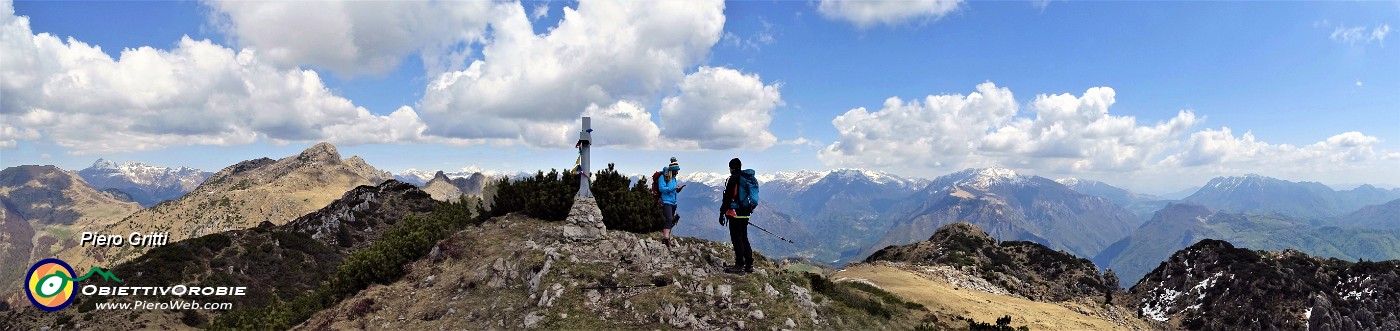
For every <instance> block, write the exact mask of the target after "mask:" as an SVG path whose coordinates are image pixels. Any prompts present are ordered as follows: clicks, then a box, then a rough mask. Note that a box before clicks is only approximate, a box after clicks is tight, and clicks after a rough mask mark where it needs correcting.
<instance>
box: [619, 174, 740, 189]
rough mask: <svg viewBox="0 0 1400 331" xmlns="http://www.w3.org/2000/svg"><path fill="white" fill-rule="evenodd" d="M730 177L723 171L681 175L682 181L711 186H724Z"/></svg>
mask: <svg viewBox="0 0 1400 331" xmlns="http://www.w3.org/2000/svg"><path fill="white" fill-rule="evenodd" d="M646 176H647V177H650V176H651V175H646ZM728 179H729V174H721V173H717V172H690V173H682V174H681V175H680V180H681V181H685V182H691V183H700V184H705V186H709V187H720V186H724V181H725V180H728ZM648 180H650V179H648ZM759 180H760V181H761V180H763V179H762V178H760V179H759Z"/></svg>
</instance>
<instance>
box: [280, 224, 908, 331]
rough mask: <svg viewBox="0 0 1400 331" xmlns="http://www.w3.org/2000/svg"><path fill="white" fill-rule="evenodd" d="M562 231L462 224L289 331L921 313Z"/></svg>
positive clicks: (840, 289)
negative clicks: (394, 272)
mask: <svg viewBox="0 0 1400 331" xmlns="http://www.w3.org/2000/svg"><path fill="white" fill-rule="evenodd" d="M585 205H586V203H585ZM568 226H578V225H577V224H561V223H559V222H543V221H539V220H534V219H528V218H523V217H519V216H514V214H512V215H508V216H504V217H498V218H495V219H493V220H491V221H487V222H486V223H484V224H482V225H481V226H473V227H469V228H467V229H465V230H463V231H461V232H459V233H457V234H455V235H453V236H452V237H451V238H449V239H446V240H443V241H441V242H439V243H438V244H437V246H435V248H434V249H433V250H432V253H430V254H429V255H428V256H427V257H425V258H423V259H421V260H419V261H417V262H415V263H412V264H411V265H408V266H406V267H405V269H406V270H411V271H410V272H409V273H408V274H407V275H406V276H404V277H403V278H402V279H400V280H399V281H397V282H394V283H391V284H387V285H384V286H372V287H370V288H369V289H366V290H364V291H361V292H360V293H359V294H358V295H355V296H354V297H351V298H347V299H345V300H343V301H341V302H340V303H339V304H338V305H336V306H334V307H331V308H329V309H327V310H323V311H321V312H319V313H316V314H315V315H314V316H312V317H311V319H309V320H307V321H306V322H304V323H302V324H301V325H299V326H297V327H296V329H300V330H327V329H366V328H370V329H405V330H433V329H440V328H447V329H532V328H538V329H568V330H601V329H695V330H724V329H729V330H750V329H753V330H771V329H832V330H851V329H909V328H912V327H913V325H915V324H916V323H918V321H919V320H920V319H921V318H922V317H924V316H925V315H926V314H928V312H925V311H923V310H921V309H919V308H911V307H914V306H907V305H904V304H903V303H902V302H901V301H899V300H898V299H892V300H893V301H884V300H885V299H879V298H878V297H875V296H872V294H870V292H864V290H859V289H852V288H850V287H847V286H846V285H844V284H840V283H838V284H836V285H833V283H831V282H830V281H826V280H825V279H824V278H821V277H820V276H808V275H807V274H806V273H801V272H792V271H784V270H780V269H779V268H778V267H777V266H776V265H774V264H773V263H772V262H770V261H768V260H767V259H765V258H761V257H760V258H759V259H758V261H756V263H755V269H756V271H755V272H754V273H752V274H746V275H735V274H727V273H723V272H722V270H723V266H724V264H725V263H726V261H729V260H730V259H731V258H732V256H731V255H730V248H729V247H726V246H724V245H720V244H717V243H714V242H710V241H705V240H698V239H693V238H677V240H676V241H675V244H676V246H674V247H668V246H666V245H664V244H662V243H661V241H659V240H658V239H659V237H658V236H657V235H656V234H651V235H639V234H633V233H630V232H622V231H608V232H607V235H606V236H602V237H599V238H596V239H593V240H591V241H588V242H587V243H579V242H577V241H576V240H575V239H573V238H569V237H568V236H567V234H566V233H564V232H563V231H562V230H561V228H562V227H568ZM811 277H817V278H816V279H818V280H812V279H813V278H811ZM831 293H843V294H845V295H846V296H843V297H842V298H837V297H835V296H832V295H831ZM881 293H883V292H881ZM885 295H888V294H887V293H886V294H885ZM852 298H855V299H852ZM851 300H861V301H860V302H865V303H866V304H869V305H870V306H868V307H855V306H852V305H850V304H849V303H848V302H853V301H851ZM881 312H883V313H881ZM886 314H887V315H886Z"/></svg>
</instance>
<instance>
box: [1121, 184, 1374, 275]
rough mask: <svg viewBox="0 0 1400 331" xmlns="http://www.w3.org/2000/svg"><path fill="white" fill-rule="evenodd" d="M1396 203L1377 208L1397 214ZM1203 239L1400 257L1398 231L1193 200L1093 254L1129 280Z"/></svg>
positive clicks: (1363, 256) (1166, 210)
mask: <svg viewBox="0 0 1400 331" xmlns="http://www.w3.org/2000/svg"><path fill="white" fill-rule="evenodd" d="M1397 207H1400V203H1392V204H1387V205H1384V206H1378V207H1377V208H1376V209H1374V210H1375V211H1376V213H1378V214H1388V215H1396V214H1398V213H1400V208H1397ZM1203 239H1216V240H1225V241H1229V242H1232V243H1235V244H1236V245H1239V246H1242V247H1249V248H1252V249H1267V250H1282V249H1296V250H1300V251H1303V252H1306V253H1309V254H1313V255H1320V256H1324V257H1335V258H1340V259H1345V260H1351V261H1355V260H1357V259H1368V260H1390V259H1400V229H1391V230H1378V229H1359V228H1338V227H1316V226H1313V225H1312V224H1311V223H1310V222H1307V221H1303V220H1300V219H1296V218H1292V217H1289V216H1284V215H1280V214H1274V213H1270V214H1240V213H1232V212H1227V211H1218V210H1214V209H1211V208H1209V207H1206V206H1203V205H1200V204H1195V203H1190V202H1187V203H1175V204H1171V205H1168V206H1167V207H1166V208H1164V209H1162V210H1161V211H1158V212H1157V214H1156V216H1154V217H1153V218H1152V220H1150V221H1148V222H1147V223H1145V224H1143V225H1142V227H1140V228H1138V229H1137V230H1135V231H1133V233H1132V234H1131V235H1129V236H1128V237H1127V238H1124V239H1123V240H1120V241H1118V242H1117V243H1114V244H1113V246H1110V247H1109V248H1108V249H1105V250H1104V251H1103V252H1102V253H1100V254H1099V255H1098V256H1096V257H1095V258H1094V260H1095V262H1096V263H1097V264H1098V265H1100V266H1103V267H1105V268H1111V269H1113V270H1114V271H1116V272H1117V273H1118V275H1120V276H1121V277H1122V280H1123V282H1124V285H1128V284H1132V283H1134V282H1136V281H1137V279H1139V278H1140V277H1142V276H1143V275H1144V274H1147V272H1148V271H1150V270H1151V269H1152V268H1153V267H1154V266H1156V265H1157V264H1158V263H1160V262H1161V261H1163V260H1164V259H1166V258H1167V257H1168V256H1170V255H1171V252H1175V251H1177V250H1180V249H1183V248H1186V247H1188V246H1190V245H1192V244H1195V243H1196V242H1198V241H1200V240H1203Z"/></svg>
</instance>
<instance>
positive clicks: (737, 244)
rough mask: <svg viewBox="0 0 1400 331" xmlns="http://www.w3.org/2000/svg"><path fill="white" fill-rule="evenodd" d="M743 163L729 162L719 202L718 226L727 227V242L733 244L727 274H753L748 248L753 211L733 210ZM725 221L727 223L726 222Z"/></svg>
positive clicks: (750, 251) (733, 160)
mask: <svg viewBox="0 0 1400 331" xmlns="http://www.w3.org/2000/svg"><path fill="white" fill-rule="evenodd" d="M742 167H743V163H742V162H740V161H739V158H737V157H736V158H734V159H732V160H729V180H727V181H725V183H724V198H723V199H722V201H721V202H720V205H719V211H720V217H719V224H720V225H725V223H728V225H729V241H731V242H733V243H734V265H731V266H729V267H727V268H724V272H728V273H749V272H753V248H752V247H750V246H749V215H750V214H753V209H743V208H734V207H733V206H734V205H736V204H735V203H734V202H735V199H736V198H737V197H738V194H739V181H740V178H739V176H742V175H743V174H742V173H741V172H740V170H739V169H741V168H742ZM726 221H727V222H726Z"/></svg>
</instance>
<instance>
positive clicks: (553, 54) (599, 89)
mask: <svg viewBox="0 0 1400 331" xmlns="http://www.w3.org/2000/svg"><path fill="white" fill-rule="evenodd" d="M562 11H563V19H562V20H561V21H560V22H559V24H558V26H556V27H554V28H552V29H550V30H549V32H548V33H545V34H541V35H537V34H535V33H534V30H533V28H532V27H531V25H530V21H529V16H528V15H527V14H526V11H525V8H524V7H522V6H519V5H515V6H514V7H512V9H511V10H510V11H509V13H508V14H506V15H502V16H500V17H497V18H495V19H493V20H492V21H491V22H490V25H491V28H492V31H493V32H492V34H491V35H490V36H489V38H488V41H486V42H485V44H484V45H483V47H482V51H481V53H482V58H481V59H478V60H475V61H473V62H472V63H471V65H469V66H468V67H467V68H466V69H464V70H459V71H452V72H447V73H443V74H441V75H439V76H437V77H436V78H434V79H433V80H432V82H431V83H430V84H429V85H428V87H427V89H426V91H425V92H424V96H423V100H422V102H421V103H420V110H421V111H422V116H423V117H424V119H425V121H426V122H427V123H428V127H427V133H429V134H432V135H435V136H443V137H451V138H466V139H485V140H490V141H494V142H497V143H522V144H525V145H529V146H535V147H571V146H573V144H574V142H575V141H576V140H577V136H576V135H577V128H578V117H579V116H582V115H587V114H594V115H598V116H600V117H602V118H606V119H607V120H601V121H600V120H595V124H594V128H595V129H596V130H599V131H600V132H626V134H624V136H627V137H629V139H632V140H626V141H622V140H618V139H610V140H608V141H606V142H604V141H599V142H598V143H599V144H600V145H603V144H612V145H615V146H630V147H636V148H659V147H657V146H663V145H664V146H671V147H674V148H686V149H692V148H703V149H720V148H745V147H747V148H766V147H767V146H771V145H772V144H773V142H774V141H775V140H776V139H775V138H773V136H772V134H771V133H769V132H768V130H767V126H768V124H769V122H770V121H771V116H769V113H770V112H771V111H772V110H773V108H774V107H776V105H779V104H781V99H780V98H779V95H778V92H777V88H778V87H777V85H776V84H773V85H764V84H763V83H762V82H761V81H760V80H759V79H758V76H757V75H745V74H742V73H739V72H738V71H735V70H733V69H727V68H711V67H698V66H699V65H700V63H701V62H702V61H703V60H704V59H705V58H706V57H707V56H708V54H709V50H710V48H712V47H713V46H714V45H715V43H717V42H718V41H719V40H720V36H721V35H722V32H723V27H724V22H725V17H724V3H723V2H720V1H687V2H673V1H611V0H600V1H583V2H580V3H579V4H578V6H577V8H568V7H565V8H563V9H562ZM689 70H695V72H693V73H690V74H689V75H687V73H686V72H687V71H689ZM714 84H726V85H724V86H715V85H714ZM662 95H669V96H667V97H665V99H664V100H662V101H663V102H662V107H661V109H660V111H659V121H660V122H661V123H662V125H661V126H657V124H656V120H653V119H652V118H651V117H652V116H651V112H648V111H646V110H645V109H644V108H643V106H642V105H645V104H651V103H653V102H656V101H657V99H658V98H660V97H661V96H662ZM709 96H723V97H727V98H729V99H725V100H701V99H700V98H705V97H709ZM673 116H682V117H679V118H676V117H673ZM740 117H745V119H743V120H740V119H739V118H740ZM701 121H717V122H713V123H701V124H692V123H691V122H701ZM717 123H719V124H724V125H723V126H718V125H715V124H717ZM740 130H747V131H740ZM653 132H655V134H653ZM600 139H601V138H600Z"/></svg>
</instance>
